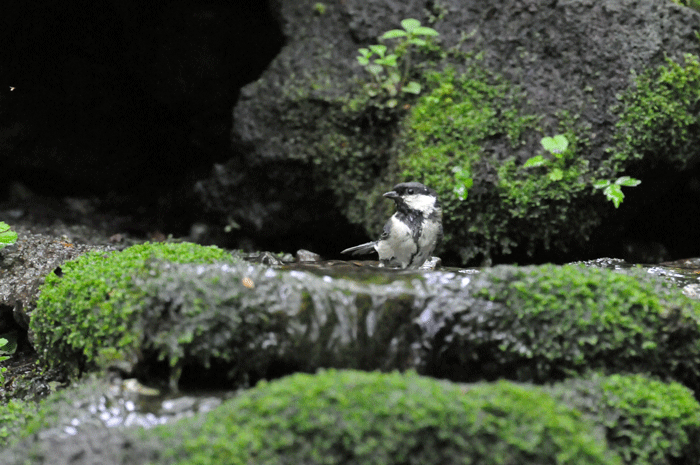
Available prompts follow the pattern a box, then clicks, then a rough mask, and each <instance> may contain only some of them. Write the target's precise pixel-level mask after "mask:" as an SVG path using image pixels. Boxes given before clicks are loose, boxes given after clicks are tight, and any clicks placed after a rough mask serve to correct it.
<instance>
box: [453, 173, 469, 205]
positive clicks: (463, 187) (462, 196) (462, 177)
mask: <svg viewBox="0 0 700 465" xmlns="http://www.w3.org/2000/svg"><path fill="white" fill-rule="evenodd" d="M452 172H453V173H454V175H455V187H454V189H453V190H452V193H453V194H454V195H455V197H457V198H458V199H459V200H467V195H468V193H469V189H471V188H472V186H473V185H474V179H473V178H472V173H471V171H470V170H469V168H463V167H459V166H455V167H454V168H452Z"/></svg>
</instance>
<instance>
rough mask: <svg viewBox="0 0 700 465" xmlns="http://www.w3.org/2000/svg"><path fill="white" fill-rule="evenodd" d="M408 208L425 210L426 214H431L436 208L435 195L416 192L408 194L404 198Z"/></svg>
mask: <svg viewBox="0 0 700 465" xmlns="http://www.w3.org/2000/svg"><path fill="white" fill-rule="evenodd" d="M404 201H405V202H406V205H408V208H410V209H412V210H418V211H419V212H423V214H424V215H426V216H427V215H429V214H430V213H432V211H433V210H434V209H435V197H433V196H432V195H423V194H414V195H407V196H406V197H405V198H404Z"/></svg>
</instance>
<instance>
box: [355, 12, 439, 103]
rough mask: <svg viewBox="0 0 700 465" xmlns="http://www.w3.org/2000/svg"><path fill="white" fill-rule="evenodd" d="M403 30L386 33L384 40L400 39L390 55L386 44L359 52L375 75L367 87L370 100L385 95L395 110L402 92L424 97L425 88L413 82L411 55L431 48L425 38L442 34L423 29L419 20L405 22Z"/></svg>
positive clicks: (360, 58)
mask: <svg viewBox="0 0 700 465" xmlns="http://www.w3.org/2000/svg"><path fill="white" fill-rule="evenodd" d="M401 27H402V28H403V29H392V30H390V31H387V32H385V33H384V34H383V35H382V36H381V37H380V40H387V39H400V40H399V42H398V43H396V45H395V47H394V50H393V52H391V53H387V51H388V48H387V46H386V45H382V44H375V45H370V46H369V47H367V48H361V49H359V50H358V51H359V53H360V56H358V57H357V61H358V62H359V63H360V64H361V65H362V66H364V67H365V69H366V70H367V72H369V73H370V74H371V75H372V78H373V82H372V83H370V84H369V85H367V86H366V91H367V93H368V94H369V95H370V97H376V96H380V95H381V96H383V97H384V98H386V102H385V103H384V105H385V106H386V107H388V108H394V107H396V105H398V99H397V97H398V95H399V94H400V93H409V94H414V95H417V94H420V91H421V85H420V84H419V83H418V82H417V81H413V80H411V72H412V69H411V52H412V48H413V47H414V46H417V47H422V46H425V45H427V41H426V40H425V39H424V38H423V37H434V36H437V35H439V33H438V32H437V31H436V30H435V29H432V28H429V27H424V26H421V24H420V21H418V20H417V19H412V18H408V19H404V20H403V21H401Z"/></svg>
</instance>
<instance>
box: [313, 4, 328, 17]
mask: <svg viewBox="0 0 700 465" xmlns="http://www.w3.org/2000/svg"><path fill="white" fill-rule="evenodd" d="M327 9H328V7H327V6H326V4H325V3H321V2H316V3H314V13H316V14H317V15H324V14H326V10H327Z"/></svg>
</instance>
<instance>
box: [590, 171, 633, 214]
mask: <svg viewBox="0 0 700 465" xmlns="http://www.w3.org/2000/svg"><path fill="white" fill-rule="evenodd" d="M641 183H642V181H640V180H639V179H635V178H631V177H629V176H620V177H619V178H617V179H616V180H615V181H610V180H609V179H601V180H600V181H596V182H594V183H593V187H594V188H595V189H603V195H605V198H607V199H608V200H610V201H611V202H612V203H613V205H615V208H617V207H619V206H620V204H621V203H622V201H623V200H624V198H625V194H623V193H622V186H630V187H634V186H638V185H639V184H641Z"/></svg>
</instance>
